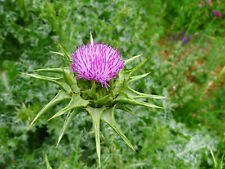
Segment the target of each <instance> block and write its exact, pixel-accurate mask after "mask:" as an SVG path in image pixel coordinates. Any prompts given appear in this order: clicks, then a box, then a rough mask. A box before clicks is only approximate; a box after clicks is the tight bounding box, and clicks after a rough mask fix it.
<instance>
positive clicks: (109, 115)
mask: <svg viewBox="0 0 225 169" xmlns="http://www.w3.org/2000/svg"><path fill="white" fill-rule="evenodd" d="M114 108H115V107H114ZM114 108H111V109H107V110H105V111H104V112H103V113H102V116H101V119H102V120H103V121H104V122H106V123H107V124H108V125H109V126H110V127H111V128H112V129H113V130H114V131H115V132H116V133H117V134H118V135H119V136H120V137H121V138H122V139H123V141H124V142H125V143H126V144H127V145H128V146H129V147H130V148H131V149H132V150H134V151H135V149H134V147H133V146H132V145H131V143H130V141H129V140H128V139H127V137H126V136H125V135H124V134H123V133H122V131H121V130H120V129H119V127H118V125H117V123H116V121H115V119H114Z"/></svg>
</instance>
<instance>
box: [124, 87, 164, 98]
mask: <svg viewBox="0 0 225 169" xmlns="http://www.w3.org/2000/svg"><path fill="white" fill-rule="evenodd" d="M125 93H126V94H127V95H128V97H130V98H133V99H138V98H150V99H167V97H164V96H159V95H151V94H145V93H140V92H138V91H136V90H134V89H132V88H130V87H127V90H126V91H125Z"/></svg>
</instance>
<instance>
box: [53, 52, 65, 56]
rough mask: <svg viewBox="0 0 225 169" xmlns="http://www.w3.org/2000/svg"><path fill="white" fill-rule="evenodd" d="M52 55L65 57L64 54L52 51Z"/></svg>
mask: <svg viewBox="0 0 225 169" xmlns="http://www.w3.org/2000/svg"><path fill="white" fill-rule="evenodd" d="M50 53H53V54H57V55H60V56H64V54H63V53H61V52H55V51H50Z"/></svg>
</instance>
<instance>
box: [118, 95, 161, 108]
mask: <svg viewBox="0 0 225 169" xmlns="http://www.w3.org/2000/svg"><path fill="white" fill-rule="evenodd" d="M115 102H121V103H127V104H132V105H139V106H145V107H148V108H162V107H159V106H156V105H154V104H151V103H147V102H142V101H139V100H134V99H129V98H126V97H124V96H122V97H118V98H117V99H115Z"/></svg>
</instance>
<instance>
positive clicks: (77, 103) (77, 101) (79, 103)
mask: <svg viewBox="0 0 225 169" xmlns="http://www.w3.org/2000/svg"><path fill="white" fill-rule="evenodd" d="M87 105H88V101H87V100H84V99H82V98H81V97H80V95H79V94H73V95H72V98H71V100H70V102H69V104H68V105H67V106H66V107H64V108H63V109H61V110H60V111H58V112H57V113H56V114H55V115H54V116H52V117H51V118H50V119H48V120H51V119H53V118H55V117H58V116H61V115H62V114H64V113H66V112H68V111H70V110H73V109H76V108H80V107H85V106H87Z"/></svg>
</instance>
